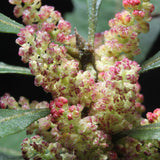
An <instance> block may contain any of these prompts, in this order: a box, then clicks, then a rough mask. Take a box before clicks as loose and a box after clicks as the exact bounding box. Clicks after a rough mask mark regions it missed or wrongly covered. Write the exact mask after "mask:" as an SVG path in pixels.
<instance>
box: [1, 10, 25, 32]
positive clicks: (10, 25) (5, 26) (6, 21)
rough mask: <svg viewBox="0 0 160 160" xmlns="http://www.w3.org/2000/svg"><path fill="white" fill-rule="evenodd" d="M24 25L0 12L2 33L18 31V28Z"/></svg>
mask: <svg viewBox="0 0 160 160" xmlns="http://www.w3.org/2000/svg"><path fill="white" fill-rule="evenodd" d="M23 27H24V26H23V25H22V24H19V23H18V22H15V21H14V20H12V19H10V18H9V17H7V16H5V15H4V14H2V13H0V32H3V33H14V34H17V33H19V32H20V29H21V28H23Z"/></svg>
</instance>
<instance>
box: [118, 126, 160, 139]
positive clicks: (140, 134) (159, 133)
mask: <svg viewBox="0 0 160 160" xmlns="http://www.w3.org/2000/svg"><path fill="white" fill-rule="evenodd" d="M126 136H129V137H133V138H135V139H138V140H153V139H156V140H160V123H154V124H149V125H145V126H141V127H137V128H135V129H132V130H130V131H124V132H121V133H119V134H117V135H115V140H118V139H120V138H123V137H126Z"/></svg>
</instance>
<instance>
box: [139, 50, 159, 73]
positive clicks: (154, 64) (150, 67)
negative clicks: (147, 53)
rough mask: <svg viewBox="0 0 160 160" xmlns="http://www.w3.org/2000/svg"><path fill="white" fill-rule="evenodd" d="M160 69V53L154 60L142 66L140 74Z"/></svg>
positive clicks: (151, 59)
mask: <svg viewBox="0 0 160 160" xmlns="http://www.w3.org/2000/svg"><path fill="white" fill-rule="evenodd" d="M159 67H160V51H159V52H158V53H157V54H155V55H154V56H153V57H152V58H150V59H149V60H147V61H146V62H145V63H144V64H142V68H141V70H140V71H139V73H140V74H141V73H144V72H147V71H150V70H153V69H156V68H159Z"/></svg>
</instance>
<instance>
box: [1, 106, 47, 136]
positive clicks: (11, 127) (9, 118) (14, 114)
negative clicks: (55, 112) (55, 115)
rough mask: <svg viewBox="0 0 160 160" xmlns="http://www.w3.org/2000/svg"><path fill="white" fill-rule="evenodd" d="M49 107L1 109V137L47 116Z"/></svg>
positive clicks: (16, 131)
mask: <svg viewBox="0 0 160 160" xmlns="http://www.w3.org/2000/svg"><path fill="white" fill-rule="evenodd" d="M49 113H50V111H49V109H48V108H47V109H30V110H13V109H0V138H2V137H5V136H7V135H10V134H14V133H18V132H20V131H22V130H24V129H25V128H26V127H28V126H29V125H30V124H31V123H33V122H34V121H36V120H38V119H40V118H42V117H45V116H47V115H48V114H49Z"/></svg>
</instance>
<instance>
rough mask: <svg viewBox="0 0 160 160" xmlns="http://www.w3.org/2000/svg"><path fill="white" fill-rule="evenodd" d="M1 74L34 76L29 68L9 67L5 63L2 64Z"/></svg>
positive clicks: (0, 64)
mask: <svg viewBox="0 0 160 160" xmlns="http://www.w3.org/2000/svg"><path fill="white" fill-rule="evenodd" d="M0 73H2V74H7V73H14V74H24V75H32V74H31V72H30V69H29V68H25V67H19V66H13V65H8V64H5V63H3V62H0Z"/></svg>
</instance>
